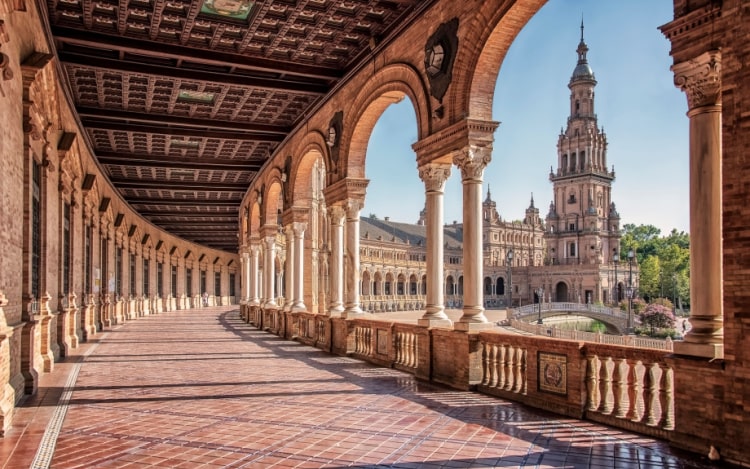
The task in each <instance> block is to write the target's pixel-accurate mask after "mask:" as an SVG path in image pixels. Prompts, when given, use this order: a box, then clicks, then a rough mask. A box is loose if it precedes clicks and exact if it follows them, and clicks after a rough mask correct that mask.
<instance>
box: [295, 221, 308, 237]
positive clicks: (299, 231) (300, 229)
mask: <svg viewBox="0 0 750 469" xmlns="http://www.w3.org/2000/svg"><path fill="white" fill-rule="evenodd" d="M292 229H293V230H294V236H295V237H297V238H301V237H302V236H304V235H305V230H306V229H307V223H302V222H294V223H292Z"/></svg>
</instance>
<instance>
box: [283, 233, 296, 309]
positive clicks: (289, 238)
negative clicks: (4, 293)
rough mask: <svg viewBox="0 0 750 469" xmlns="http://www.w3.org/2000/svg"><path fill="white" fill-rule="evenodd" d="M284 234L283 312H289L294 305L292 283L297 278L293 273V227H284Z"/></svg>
mask: <svg viewBox="0 0 750 469" xmlns="http://www.w3.org/2000/svg"><path fill="white" fill-rule="evenodd" d="M284 233H285V234H286V260H285V265H286V272H284V285H285V290H286V291H285V292H284V311H291V310H292V306H293V305H294V288H295V287H294V281H295V280H296V278H297V277H296V276H295V273H294V255H295V246H294V227H293V226H292V224H291V223H290V224H289V225H287V226H286V229H285V230H284Z"/></svg>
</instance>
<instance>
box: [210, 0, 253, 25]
mask: <svg viewBox="0 0 750 469" xmlns="http://www.w3.org/2000/svg"><path fill="white" fill-rule="evenodd" d="M253 6H255V2H253V1H250V0H203V5H201V13H206V14H208V15H214V16H218V17H222V18H230V19H234V20H242V21H246V20H247V18H248V17H249V16H250V12H251V11H252V9H253Z"/></svg>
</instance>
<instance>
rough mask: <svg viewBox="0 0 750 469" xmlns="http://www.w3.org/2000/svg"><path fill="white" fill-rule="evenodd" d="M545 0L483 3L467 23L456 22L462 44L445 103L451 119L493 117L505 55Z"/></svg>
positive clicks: (486, 119)
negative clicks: (494, 101)
mask: <svg viewBox="0 0 750 469" xmlns="http://www.w3.org/2000/svg"><path fill="white" fill-rule="evenodd" d="M546 2H547V0H518V1H516V2H514V3H513V4H512V5H510V6H509V7H508V6H506V5H507V2H500V1H491V2H482V4H481V6H480V7H479V8H477V9H476V14H475V15H474V17H473V18H472V19H471V20H470V21H469V22H468V24H463V25H459V36H460V41H461V42H460V44H462V46H460V49H461V53H459V54H458V56H457V57H456V62H455V65H454V67H453V70H454V78H453V83H454V86H453V87H452V88H454V89H453V90H452V92H451V96H450V98H449V101H448V102H449V105H448V106H447V109H448V110H449V112H450V113H451V115H450V116H449V119H450V122H455V121H456V120H458V119H461V118H462V117H463V116H468V117H469V118H471V119H476V120H483V121H491V120H492V102H493V98H494V94H495V84H496V83H497V77H498V75H499V73H500V67H501V65H502V62H503V60H504V59H505V55H506V53H507V52H508V49H509V48H510V46H511V44H512V43H513V41H514V40H515V38H516V36H518V33H519V32H520V31H521V29H523V27H524V26H525V25H526V23H528V22H529V20H530V19H531V18H532V17H533V16H534V14H535V13H536V12H538V11H539V9H540V8H541V7H542V6H543V5H544V4H545V3H546ZM469 51H478V53H475V54H472V53H468V52H469Z"/></svg>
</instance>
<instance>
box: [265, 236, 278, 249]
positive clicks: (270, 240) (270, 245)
mask: <svg viewBox="0 0 750 469" xmlns="http://www.w3.org/2000/svg"><path fill="white" fill-rule="evenodd" d="M263 244H265V247H266V249H269V250H273V249H274V248H276V236H266V237H265V238H263Z"/></svg>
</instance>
